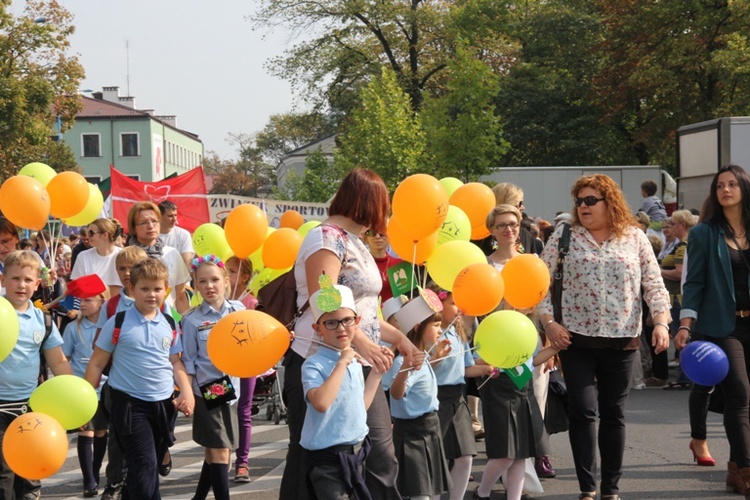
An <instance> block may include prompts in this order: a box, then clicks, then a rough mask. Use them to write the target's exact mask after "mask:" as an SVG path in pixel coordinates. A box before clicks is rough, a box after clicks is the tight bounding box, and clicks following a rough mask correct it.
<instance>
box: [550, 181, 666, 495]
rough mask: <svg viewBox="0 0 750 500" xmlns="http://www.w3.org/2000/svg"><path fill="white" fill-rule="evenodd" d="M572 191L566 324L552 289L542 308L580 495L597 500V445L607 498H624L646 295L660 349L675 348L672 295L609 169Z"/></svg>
mask: <svg viewBox="0 0 750 500" xmlns="http://www.w3.org/2000/svg"><path fill="white" fill-rule="evenodd" d="M571 194H572V195H573V200H574V207H573V212H572V213H573V220H572V221H571V222H572V225H571V226H572V227H571V228H570V245H569V249H568V254H567V256H566V257H565V261H564V268H563V292H562V300H561V310H562V321H561V323H558V322H557V321H555V319H554V315H553V307H552V296H551V293H548V294H547V296H546V297H545V299H544V300H543V301H542V303H541V304H540V305H539V306H538V312H539V315H540V320H541V322H542V325H544V331H545V333H546V334H547V338H548V339H549V341H550V342H551V344H552V346H553V347H554V348H556V349H561V351H560V360H561V361H562V367H563V371H564V373H565V382H566V384H567V388H568V402H569V405H570V406H569V409H568V417H569V420H570V430H569V437H570V446H571V448H572V451H573V460H574V463H575V467H576V475H577V476H578V484H579V487H580V489H581V494H580V496H579V498H580V499H582V500H593V499H595V498H596V489H597V488H596V450H597V443H598V448H599V455H600V457H601V471H602V472H601V476H602V480H601V493H602V495H603V496H602V498H603V499H605V500H619V498H620V497H619V485H618V483H619V481H620V477H621V476H622V462H623V456H624V452H625V403H626V401H627V397H628V391H629V389H630V381H631V379H632V374H633V368H634V363H635V360H636V352H637V351H636V350H637V349H638V347H639V345H640V335H641V323H642V318H641V316H642V313H641V298H643V299H644V300H645V302H646V304H647V305H648V307H649V309H650V310H651V315H652V318H653V322H654V330H653V334H652V337H653V345H654V348H655V350H656V352H657V353H659V352H661V351H664V350H665V349H667V348H668V347H669V309H670V306H669V294H668V293H667V290H666V288H665V287H664V282H663V281H662V277H661V270H660V269H659V264H658V263H657V261H656V256H655V255H654V251H653V249H652V248H651V244H650V243H649V241H648V238H647V237H646V234H645V233H644V232H643V231H642V230H641V229H640V228H639V227H638V226H637V225H636V222H635V218H634V217H633V215H632V212H631V210H630V208H629V207H628V204H627V202H626V201H625V196H624V195H623V193H622V191H621V190H620V188H619V187H618V185H617V184H616V183H615V182H614V181H613V180H612V179H611V178H609V177H607V176H606V175H602V174H596V175H591V176H584V177H581V178H580V179H578V181H577V182H576V183H575V185H574V186H573V189H572V192H571ZM562 232H563V227H562V226H561V227H558V228H557V230H555V233H554V234H553V235H552V237H551V238H550V240H549V242H548V243H547V246H546V247H545V248H544V251H543V252H542V259H543V260H544V261H545V262H546V263H547V266H548V267H549V268H550V274H552V273H554V272H555V270H556V267H557V259H558V253H559V248H558V246H559V241H560V236H561V235H562ZM597 412H598V415H599V432H598V439H597V429H596V420H597Z"/></svg>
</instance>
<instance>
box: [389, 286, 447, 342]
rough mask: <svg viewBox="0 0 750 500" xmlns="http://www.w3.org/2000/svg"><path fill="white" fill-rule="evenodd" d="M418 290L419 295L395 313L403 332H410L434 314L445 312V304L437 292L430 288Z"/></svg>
mask: <svg viewBox="0 0 750 500" xmlns="http://www.w3.org/2000/svg"><path fill="white" fill-rule="evenodd" d="M418 290H419V295H417V296H416V297H414V298H413V299H411V300H410V301H409V302H407V303H406V304H404V306H403V307H402V308H401V309H400V310H399V311H397V312H396V313H395V314H396V321H398V326H399V327H401V331H403V332H408V331H409V330H411V329H413V328H414V327H415V326H417V325H418V324H420V323H421V322H422V321H424V320H426V319H427V318H429V317H430V316H432V315H433V314H435V313H438V312H440V311H442V310H443V304H442V302H440V299H439V298H438V296H437V294H436V293H435V292H433V291H432V290H430V289H429V288H428V289H422V288H419V289H418Z"/></svg>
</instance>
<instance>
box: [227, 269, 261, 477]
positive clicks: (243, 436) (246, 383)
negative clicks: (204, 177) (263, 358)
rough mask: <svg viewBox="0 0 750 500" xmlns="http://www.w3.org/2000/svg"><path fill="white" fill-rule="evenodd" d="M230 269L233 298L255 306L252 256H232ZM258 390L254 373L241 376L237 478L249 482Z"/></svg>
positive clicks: (250, 307) (249, 307) (249, 306)
mask: <svg viewBox="0 0 750 500" xmlns="http://www.w3.org/2000/svg"><path fill="white" fill-rule="evenodd" d="M226 268H227V271H228V272H229V286H230V288H231V290H230V291H231V293H230V296H231V297H232V299H233V300H239V301H240V302H242V305H244V306H245V309H255V306H257V305H258V299H256V298H255V296H253V294H252V293H250V292H249V291H248V285H249V284H250V278H251V277H252V275H253V265H252V263H251V262H250V259H240V258H239V257H235V256H232V257H229V258H228V259H227V264H226ZM254 393H255V377H246V378H241V379H240V399H239V401H238V403H237V421H238V424H239V434H240V436H239V440H238V444H237V450H235V453H236V457H237V459H236V460H235V463H234V471H235V472H234V482H235V483H249V482H250V469H249V468H248V464H247V456H248V454H249V453H250V443H251V440H252V435H253V394H254Z"/></svg>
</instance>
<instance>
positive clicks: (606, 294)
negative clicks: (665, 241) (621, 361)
mask: <svg viewBox="0 0 750 500" xmlns="http://www.w3.org/2000/svg"><path fill="white" fill-rule="evenodd" d="M562 228H563V226H562V225H561V226H560V227H558V228H557V229H556V230H555V232H554V233H553V235H552V236H551V237H550V240H549V242H548V244H547V246H546V247H545V248H544V251H543V252H542V255H541V258H542V260H544V262H545V263H546V264H547V267H549V269H550V274H553V273H554V272H555V269H556V268H557V256H558V248H557V244H558V241H559V239H560V235H561V234H562ZM641 290H643V299H644V300H645V301H646V304H648V306H649V309H650V310H651V314H652V316H653V315H656V314H658V313H661V312H668V311H669V310H670V307H669V294H668V293H667V289H666V288H665V287H664V282H663V280H662V278H661V270H660V268H659V264H658V262H657V260H656V256H655V255H654V251H653V249H652V248H651V243H649V241H648V238H647V237H646V234H645V233H644V232H643V231H641V230H639V229H638V228H635V227H633V228H630V229H628V230H627V232H626V234H625V235H624V236H622V237H620V238H616V237H615V236H612V237H610V238H609V239H608V240H606V241H605V242H604V243H602V245H598V244H597V243H596V240H594V238H593V236H591V234H590V233H589V232H588V230H587V229H586V228H584V227H582V226H580V225H574V226H572V227H571V228H570V247H569V250H568V255H567V256H566V257H565V263H564V266H563V293H562V322H563V325H564V326H565V327H566V328H567V329H568V330H570V331H571V332H574V333H578V334H581V335H585V336H589V337H610V338H624V337H637V336H639V335H640V334H641V318H642V311H641ZM537 312H538V313H539V314H547V315H552V294H551V292H550V293H548V294H547V296H546V297H545V298H544V300H542V302H541V303H540V304H539V305H538V306H537Z"/></svg>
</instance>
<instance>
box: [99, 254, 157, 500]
mask: <svg viewBox="0 0 750 500" xmlns="http://www.w3.org/2000/svg"><path fill="white" fill-rule="evenodd" d="M145 259H148V254H146V252H145V251H144V250H143V249H142V248H140V247H135V246H131V247H125V248H123V249H122V250H121V251H120V252H118V253H117V256H116V257H115V270H116V271H117V277H118V278H120V283H122V288H121V289H120V293H119V295H115V296H114V297H110V298H109V299H107V301H106V302H104V305H103V306H102V308H101V310H100V311H99V319H98V320H97V322H96V335H95V336H94V342H96V339H98V338H99V332H100V331H101V329H102V328H103V327H104V325H105V324H107V320H108V319H109V318H110V317H111V316H114V315H115V314H116V313H118V312H120V311H126V310H128V309H130V308H131V307H132V306H133V299H132V298H131V297H130V296H129V293H130V290H129V288H128V286H129V285H130V270H131V269H132V268H133V266H134V265H135V264H136V263H137V262H139V261H142V260H145ZM165 307H166V306H165ZM91 347H92V349H93V347H94V346H93V345H92V346H91ZM101 402H102V407H103V408H104V411H105V416H106V418H107V421H108V422H109V419H110V412H111V410H112V398H111V397H110V388H109V384H108V383H107V382H102V386H101ZM110 427H111V426H110ZM112 435H114V430H113V429H110V436H112ZM106 474H107V486H106V487H105V488H104V495H105V498H118V497H119V495H120V491H121V490H122V486H123V484H124V483H123V481H124V479H125V458H124V457H123V456H122V450H121V449H120V445H119V443H118V442H117V439H110V440H109V443H108V445H107V469H106Z"/></svg>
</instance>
